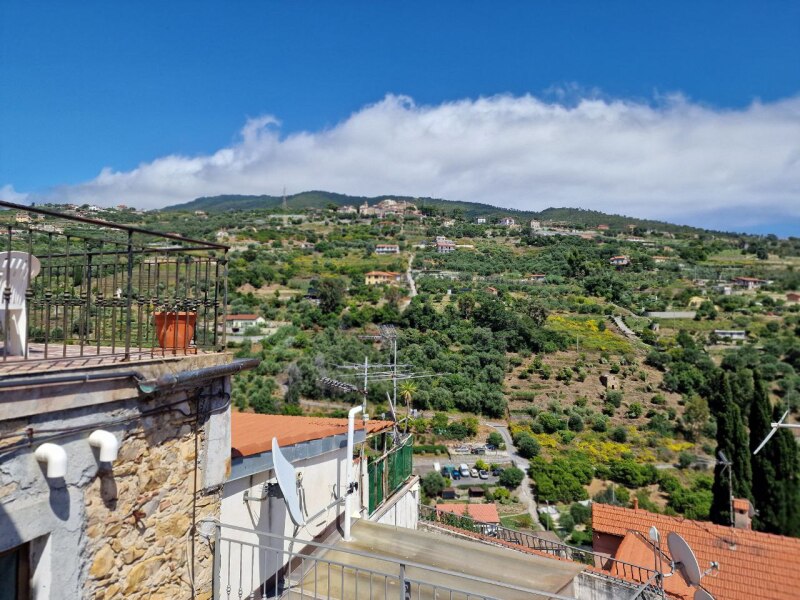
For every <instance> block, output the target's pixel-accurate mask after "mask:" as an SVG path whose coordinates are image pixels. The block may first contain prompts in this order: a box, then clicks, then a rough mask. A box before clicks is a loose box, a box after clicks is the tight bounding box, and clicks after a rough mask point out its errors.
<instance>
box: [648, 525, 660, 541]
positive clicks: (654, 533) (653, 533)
mask: <svg viewBox="0 0 800 600" xmlns="http://www.w3.org/2000/svg"><path fill="white" fill-rule="evenodd" d="M650 541H651V542H653V543H654V544H658V543H659V542H660V541H661V534H660V533H659V532H658V528H657V527H656V526H655V525H653V526H652V527H651V528H650Z"/></svg>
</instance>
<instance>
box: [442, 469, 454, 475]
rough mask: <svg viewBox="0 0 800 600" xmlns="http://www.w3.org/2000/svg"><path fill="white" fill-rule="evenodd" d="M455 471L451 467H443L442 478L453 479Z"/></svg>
mask: <svg viewBox="0 0 800 600" xmlns="http://www.w3.org/2000/svg"><path fill="white" fill-rule="evenodd" d="M452 474H453V471H452V470H451V469H450V467H442V477H452Z"/></svg>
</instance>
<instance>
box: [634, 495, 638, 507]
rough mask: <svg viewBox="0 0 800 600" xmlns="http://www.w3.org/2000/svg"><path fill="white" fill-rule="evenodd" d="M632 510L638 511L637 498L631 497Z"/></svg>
mask: <svg viewBox="0 0 800 600" xmlns="http://www.w3.org/2000/svg"><path fill="white" fill-rule="evenodd" d="M633 510H639V498H637V497H636V496H634V497H633Z"/></svg>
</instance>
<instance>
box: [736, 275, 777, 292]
mask: <svg viewBox="0 0 800 600" xmlns="http://www.w3.org/2000/svg"><path fill="white" fill-rule="evenodd" d="M767 283H769V282H768V281H767V280H766V279H758V278H757V277H734V278H733V285H735V286H738V287H743V288H745V289H748V290H757V289H758V288H760V287H761V286H762V285H765V284H767Z"/></svg>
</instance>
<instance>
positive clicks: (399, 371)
mask: <svg viewBox="0 0 800 600" xmlns="http://www.w3.org/2000/svg"><path fill="white" fill-rule="evenodd" d="M358 337H359V339H362V340H372V341H376V342H388V343H389V347H390V352H391V355H392V362H391V363H389V364H385V365H381V364H375V365H372V366H373V368H374V369H376V370H374V371H372V372H370V371H369V369H368V367H367V363H366V359H365V363H364V387H365V388H366V384H367V381H368V380H369V381H391V382H392V397H391V398H389V406H390V408H391V410H392V413H393V414H395V412H396V407H397V382H398V381H405V380H409V379H420V378H428V377H437V376H439V375H441V374H440V373H419V372H416V371H413V370H411V369H412V365H410V364H402V363H398V362H397V338H398V337H399V334H398V332H397V328H396V327H395V326H394V325H380V326H378V333H377V334H374V335H360V336H358ZM339 368H340V369H350V370H352V369H360V368H361V365H339ZM410 415H411V404H410V402H409V401H408V399H406V420H405V427H404V433H408V418H409V416H410ZM395 416H396V415H395ZM395 423H397V420H395Z"/></svg>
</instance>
